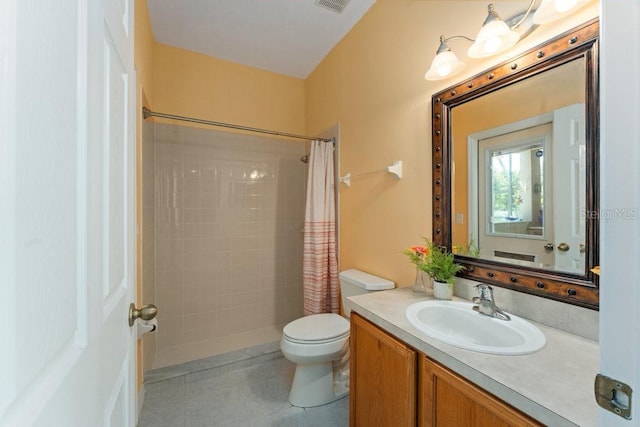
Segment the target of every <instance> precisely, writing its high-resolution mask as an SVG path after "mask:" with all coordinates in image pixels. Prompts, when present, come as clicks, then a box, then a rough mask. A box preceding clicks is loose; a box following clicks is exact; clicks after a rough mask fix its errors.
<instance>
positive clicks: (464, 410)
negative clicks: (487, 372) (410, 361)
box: [418, 355, 543, 427]
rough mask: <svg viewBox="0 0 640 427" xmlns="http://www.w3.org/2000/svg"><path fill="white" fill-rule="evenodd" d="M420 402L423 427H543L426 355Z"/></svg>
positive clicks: (421, 380) (419, 407) (423, 357)
mask: <svg viewBox="0 0 640 427" xmlns="http://www.w3.org/2000/svg"><path fill="white" fill-rule="evenodd" d="M418 401H419V403H418V413H419V417H420V420H419V424H418V425H419V426H421V427H461V426H464V427H508V426H513V427H516V426H517V427H520V426H542V425H543V424H540V423H538V422H537V421H536V420H534V419H532V418H529V417H528V416H526V415H525V414H523V413H522V412H520V411H518V410H517V409H515V408H513V407H511V406H509V405H507V404H506V403H504V402H503V401H502V400H500V399H498V398H496V397H495V396H493V395H492V394H490V393H488V392H487V391H485V390H483V389H481V388H480V387H478V386H476V385H475V384H473V383H471V382H469V381H467V380H466V379H464V378H462V377H460V376H459V375H457V374H455V373H454V372H452V371H450V370H449V369H446V368H445V367H443V366H441V365H439V364H437V363H436V362H434V361H432V360H431V359H429V358H427V357H426V356H424V355H421V357H420V389H419V394H418Z"/></svg>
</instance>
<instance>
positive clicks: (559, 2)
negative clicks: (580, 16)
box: [533, 0, 591, 25]
mask: <svg viewBox="0 0 640 427" xmlns="http://www.w3.org/2000/svg"><path fill="white" fill-rule="evenodd" d="M590 1H591V0H542V3H541V4H540V6H539V7H538V9H537V10H536V12H535V13H534V14H533V23H534V24H536V25H542V24H547V23H549V22H553V21H555V20H556V19H560V18H562V17H563V16H565V15H568V14H569V13H570V12H573V11H574V10H577V9H579V8H581V7H582V6H584V5H586V4H587V3H589V2H590Z"/></svg>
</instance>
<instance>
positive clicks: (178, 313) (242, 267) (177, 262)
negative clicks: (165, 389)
mask: <svg viewBox="0 0 640 427" xmlns="http://www.w3.org/2000/svg"><path fill="white" fill-rule="evenodd" d="M306 145H307V144H305V143H303V142H299V141H287V140H278V139H271V138H265V137H261V136H248V135H242V134H237V133H230V132H224V131H216V130H208V129H197V128H190V127H186V126H175V125H167V124H156V125H155V200H156V202H155V206H156V212H155V213H156V229H155V231H156V236H155V241H156V302H157V305H158V308H159V313H158V322H159V328H158V333H157V352H156V360H155V362H154V367H156V368H157V367H161V366H166V365H170V364H175V363H181V362H184V361H187V360H193V359H198V358H202V357H207V356H211V355H213V354H218V353H222V352H226V351H231V350H235V349H238V348H242V347H246V346H252V345H257V344H262V343H265V342H269V341H274V340H278V339H279V338H280V336H281V330H282V329H281V328H282V325H283V324H285V323H287V322H289V321H291V320H293V319H295V318H297V317H300V316H301V315H302V232H301V230H302V227H303V223H304V192H305V181H306V168H305V165H304V164H303V163H302V162H301V161H300V157H301V156H302V155H304V154H305V149H306Z"/></svg>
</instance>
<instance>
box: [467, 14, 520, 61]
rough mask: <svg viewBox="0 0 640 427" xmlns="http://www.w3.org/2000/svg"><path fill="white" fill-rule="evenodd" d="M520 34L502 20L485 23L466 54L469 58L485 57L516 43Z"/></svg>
mask: <svg viewBox="0 0 640 427" xmlns="http://www.w3.org/2000/svg"><path fill="white" fill-rule="evenodd" d="M519 39H520V36H519V35H518V33H516V32H515V31H513V30H511V29H510V28H509V26H508V25H507V24H505V23H504V21H502V20H493V21H491V22H487V23H485V24H484V25H483V26H482V28H481V29H480V32H479V33H478V36H477V37H476V41H475V43H473V44H472V45H471V47H470V48H469V50H468V51H467V54H468V55H469V56H470V57H471V58H485V57H487V56H491V55H496V54H498V53H500V52H502V51H504V50H506V49H509V48H510V47H512V46H514V45H515V44H516V43H518V40H519Z"/></svg>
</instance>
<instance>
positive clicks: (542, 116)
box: [432, 20, 599, 309]
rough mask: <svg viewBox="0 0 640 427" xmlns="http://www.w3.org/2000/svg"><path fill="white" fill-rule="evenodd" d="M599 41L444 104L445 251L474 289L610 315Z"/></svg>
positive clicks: (563, 46)
mask: <svg viewBox="0 0 640 427" xmlns="http://www.w3.org/2000/svg"><path fill="white" fill-rule="evenodd" d="M598 32H599V23H598V21H597V20H595V21H591V22H588V23H585V24H583V25H582V26H580V27H578V28H575V29H573V30H571V31H569V32H567V33H565V34H563V35H561V36H558V37H557V38H555V39H553V40H550V41H549V42H547V43H545V44H543V45H540V46H538V47H536V48H534V49H532V50H530V51H528V52H525V53H523V54H521V55H519V56H518V57H516V58H514V59H512V60H510V61H508V62H505V63H503V64H500V65H498V66H497V67H495V68H492V69H490V70H487V71H485V72H483V73H481V74H479V75H476V76H474V77H472V78H471V79H468V80H466V81H463V82H460V83H458V84H456V85H454V86H452V87H450V88H447V89H445V90H444V91H442V92H440V93H437V94H435V95H434V96H433V99H432V111H433V117H432V123H433V134H432V137H433V156H432V158H433V240H434V242H435V243H436V244H438V245H442V246H446V247H447V248H450V249H451V250H452V251H453V252H454V253H456V260H457V262H459V263H461V264H463V265H464V266H465V267H466V268H465V270H463V272H462V273H460V275H461V276H462V277H467V278H470V279H472V280H478V281H483V282H487V283H491V284H493V285H497V286H502V287H506V288H510V289H514V290H517V291H522V292H527V293H530V294H535V295H539V296H542V297H546V298H551V299H556V300H560V301H563V302H567V303H571V304H575V305H580V306H584V307H589V308H593V309H597V308H598V300H599V298H598V295H599V294H598V275H597V274H595V273H594V272H592V271H591V270H592V269H593V268H594V267H596V266H597V265H598V259H599V256H598V217H599V215H598V212H599V210H598V180H599V177H598V169H599V168H598V145H599V139H598V117H599V111H598V105H599V104H598Z"/></svg>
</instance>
